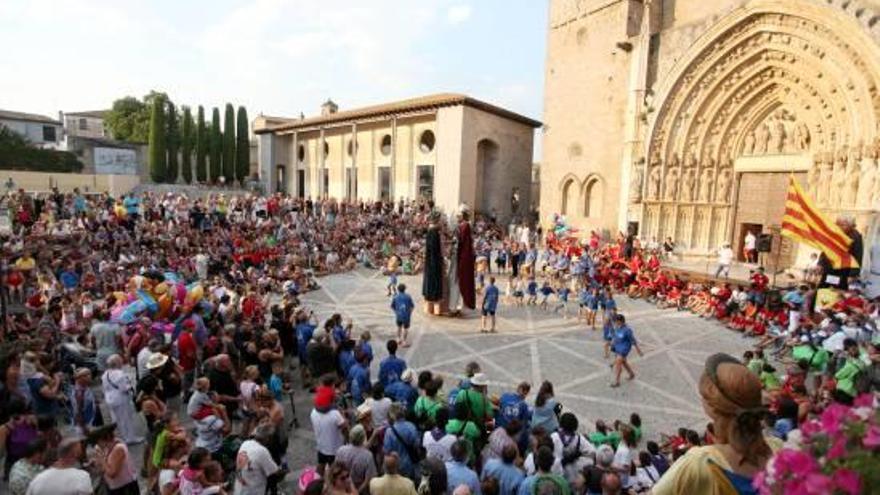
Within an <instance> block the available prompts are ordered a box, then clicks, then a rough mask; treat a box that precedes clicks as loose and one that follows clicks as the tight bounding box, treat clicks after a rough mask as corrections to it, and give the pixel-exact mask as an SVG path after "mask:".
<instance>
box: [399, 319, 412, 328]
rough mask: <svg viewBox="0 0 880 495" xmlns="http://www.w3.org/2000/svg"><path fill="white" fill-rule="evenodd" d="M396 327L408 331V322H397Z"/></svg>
mask: <svg viewBox="0 0 880 495" xmlns="http://www.w3.org/2000/svg"><path fill="white" fill-rule="evenodd" d="M397 326H398V328H399V327H403V328H406V329H409V320H397Z"/></svg>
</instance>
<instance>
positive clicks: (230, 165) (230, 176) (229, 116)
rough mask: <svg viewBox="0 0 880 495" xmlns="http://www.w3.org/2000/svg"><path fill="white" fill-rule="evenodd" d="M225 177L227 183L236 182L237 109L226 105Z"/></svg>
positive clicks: (224, 119)
mask: <svg viewBox="0 0 880 495" xmlns="http://www.w3.org/2000/svg"><path fill="white" fill-rule="evenodd" d="M223 176H224V177H226V182H228V183H232V181H234V180H235V109H234V108H232V104H231V103H227V104H226V113H225V115H224V116H223Z"/></svg>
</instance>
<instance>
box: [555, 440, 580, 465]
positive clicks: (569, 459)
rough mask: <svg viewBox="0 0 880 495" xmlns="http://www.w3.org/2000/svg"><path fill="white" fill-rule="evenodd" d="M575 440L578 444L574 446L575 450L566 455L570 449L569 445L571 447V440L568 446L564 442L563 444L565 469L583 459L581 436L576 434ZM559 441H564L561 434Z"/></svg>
mask: <svg viewBox="0 0 880 495" xmlns="http://www.w3.org/2000/svg"><path fill="white" fill-rule="evenodd" d="M575 438H577V443H576V444H575V446H574V450H573V451H571V452H568V453H565V448H566V447H568V446H569V445H571V440H569V443H568V444H566V443H564V442H563V443H562V451H563V454H562V466H563V467H565V466H568V465H569V464H571V463H573V462H575V461H577V460H578V459H580V458H581V436H580V435H578V434H575ZM559 440H560V441H562V435H561V434H560V435H559Z"/></svg>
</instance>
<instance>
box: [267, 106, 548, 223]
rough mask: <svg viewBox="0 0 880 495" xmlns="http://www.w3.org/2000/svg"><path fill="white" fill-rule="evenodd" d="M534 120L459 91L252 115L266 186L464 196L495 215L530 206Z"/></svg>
mask: <svg viewBox="0 0 880 495" xmlns="http://www.w3.org/2000/svg"><path fill="white" fill-rule="evenodd" d="M540 125H541V124H540V122H537V121H534V120H532V119H529V118H527V117H524V116H522V115H518V114H516V113H513V112H511V111H509V110H505V109H503V108H500V107H497V106H494V105H491V104H489V103H485V102H482V101H479V100H476V99H474V98H471V97H468V96H465V95H459V94H437V95H430V96H424V97H420V98H413V99H409V100H402V101H396V102H392V103H385V104H381V105H376V106H370V107H364V108H358V109H353V110H346V111H339V110H338V107H337V106H336V104H335V103H333V102H332V101H329V100H328V101H327V102H326V103H325V104H324V105H322V107H321V114H320V115H318V116H315V117H308V118H299V119H286V118H278V117H258V118H257V119H255V121H254V132H255V133H256V134H257V136H258V139H259V159H260V178H261V181H262V182H263V185H264V187H265V188H266V190H267V191H285V192H288V193H290V194H293V195H295V196H298V197H313V198H315V197H328V196H329V197H335V198H340V199H341V198H345V199H349V200H354V199H361V200H384V201H388V200H395V201H396V200H398V199H400V198H408V199H414V198H429V199H433V200H434V201H435V203H436V204H437V205H438V206H440V207H441V208H443V209H444V210H446V211H452V210H453V209H454V208H456V207H457V206H458V205H459V204H461V203H467V204H468V205H470V206H471V207H473V208H475V209H476V210H478V211H481V212H485V213H491V212H493V211H494V212H495V213H496V214H497V215H499V218H500V219H507V218H509V217H510V215H511V214H512V213H513V211H512V209H513V206H512V203H513V202H512V201H511V198H512V196H513V193H514V191H517V194H518V197H519V198H520V201H519V203H520V204H519V205H518V211H519V213H525V212H527V211H528V209H529V192H530V185H531V168H532V145H533V136H534V129H535V128H536V127H539V126H540Z"/></svg>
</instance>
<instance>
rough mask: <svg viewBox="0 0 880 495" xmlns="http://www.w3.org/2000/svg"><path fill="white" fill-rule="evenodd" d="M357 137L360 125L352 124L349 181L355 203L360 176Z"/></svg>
mask: <svg viewBox="0 0 880 495" xmlns="http://www.w3.org/2000/svg"><path fill="white" fill-rule="evenodd" d="M357 136H358V125H357V123H353V124H351V177H350V178H349V180H350V181H351V185H350V186H349V187H350V188H351V199H352V200H355V201H356V200H357V199H358V191H357V187H356V186H357V176H358V169H357V163H358V160H357V156H358V141H357Z"/></svg>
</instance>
